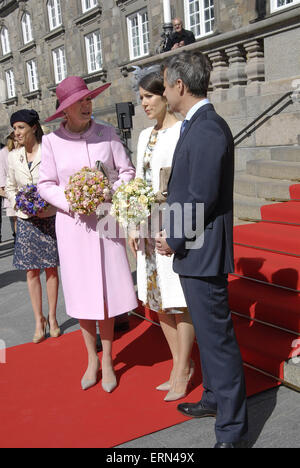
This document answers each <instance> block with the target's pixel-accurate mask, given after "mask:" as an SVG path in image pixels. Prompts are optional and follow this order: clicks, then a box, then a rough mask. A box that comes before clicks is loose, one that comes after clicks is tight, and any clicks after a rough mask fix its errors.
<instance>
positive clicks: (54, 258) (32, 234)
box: [13, 163, 59, 270]
mask: <svg viewBox="0 0 300 468" xmlns="http://www.w3.org/2000/svg"><path fill="white" fill-rule="evenodd" d="M28 165H29V168H30V163H29V164H28ZM55 218H56V217H55V216H50V217H49V218H39V217H38V216H33V217H32V218H28V219H21V218H18V219H17V232H16V244H15V251H14V258H13V265H14V267H15V268H16V269H17V270H42V269H45V268H54V267H56V266H57V265H58V263H59V261H58V251H57V243H56V233H55Z"/></svg>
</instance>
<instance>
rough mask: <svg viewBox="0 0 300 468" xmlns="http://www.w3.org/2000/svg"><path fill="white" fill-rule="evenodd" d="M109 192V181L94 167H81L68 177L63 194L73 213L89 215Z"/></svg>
mask: <svg viewBox="0 0 300 468" xmlns="http://www.w3.org/2000/svg"><path fill="white" fill-rule="evenodd" d="M110 193H111V187H110V184H109V181H108V179H107V177H105V175H104V174H103V173H102V172H101V171H99V170H98V169H96V168H92V169H91V168H90V167H83V168H82V169H81V170H80V171H78V172H76V173H75V174H74V175H73V176H71V177H70V179H69V184H68V185H67V186H66V188H65V195H66V198H67V200H68V202H69V204H70V208H71V210H72V211H74V212H75V213H79V214H84V215H91V214H94V213H96V210H97V207H98V206H99V205H100V204H101V203H103V202H104V201H105V200H107V199H108V198H109V196H110Z"/></svg>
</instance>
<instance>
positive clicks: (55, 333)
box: [47, 317, 61, 338]
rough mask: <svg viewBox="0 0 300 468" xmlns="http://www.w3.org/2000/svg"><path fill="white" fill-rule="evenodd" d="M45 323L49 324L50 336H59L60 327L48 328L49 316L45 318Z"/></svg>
mask: <svg viewBox="0 0 300 468" xmlns="http://www.w3.org/2000/svg"><path fill="white" fill-rule="evenodd" d="M47 323H48V325H49V333H50V336H51V338H59V337H60V335H61V330H60V328H59V327H58V328H50V322H49V317H48V319H47Z"/></svg>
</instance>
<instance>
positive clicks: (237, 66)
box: [121, 7, 300, 102]
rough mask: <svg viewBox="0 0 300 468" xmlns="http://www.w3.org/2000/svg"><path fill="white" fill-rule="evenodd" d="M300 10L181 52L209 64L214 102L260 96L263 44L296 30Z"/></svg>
mask: <svg viewBox="0 0 300 468" xmlns="http://www.w3.org/2000/svg"><path fill="white" fill-rule="evenodd" d="M299 20H300V7H299V8H295V9H293V10H292V11H286V12H283V13H281V14H280V15H274V16H271V17H268V18H266V19H263V20H261V21H257V22H253V23H250V24H249V25H247V26H245V27H242V28H239V29H237V30H234V31H230V32H226V33H222V32H221V31H215V32H214V34H212V35H211V36H208V37H206V38H205V39H202V40H200V41H198V42H196V43H194V44H190V45H188V46H185V47H184V48H182V49H181V50H189V51H201V52H202V53H204V54H206V55H207V57H208V58H209V60H210V62H211V65H212V73H211V82H210V88H209V92H210V94H212V95H213V101H214V102H222V101H225V100H237V99H240V98H242V97H247V96H259V95H260V94H261V92H260V90H261V84H262V83H263V82H265V81H267V80H268V76H267V74H266V67H265V42H266V40H267V41H270V39H272V36H274V35H276V34H278V33H281V32H286V31H289V30H293V29H294V28H299ZM268 44H269V42H268ZM177 53H179V51H178V50H177V51H171V52H166V53H163V54H159V55H154V56H151V57H147V58H145V59H143V60H140V61H136V62H131V63H130V64H126V65H125V64H124V66H123V67H122V70H121V71H122V73H123V74H124V73H127V72H130V70H131V67H132V65H134V66H136V65H137V66H140V67H142V68H143V67H148V66H150V65H153V64H155V63H161V62H163V61H164V60H165V59H167V58H169V57H170V56H171V55H174V54H177Z"/></svg>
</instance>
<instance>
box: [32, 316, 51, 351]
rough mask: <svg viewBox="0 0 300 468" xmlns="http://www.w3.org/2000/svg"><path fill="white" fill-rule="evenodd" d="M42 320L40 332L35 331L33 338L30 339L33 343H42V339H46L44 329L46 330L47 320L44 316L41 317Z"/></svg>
mask: <svg viewBox="0 0 300 468" xmlns="http://www.w3.org/2000/svg"><path fill="white" fill-rule="evenodd" d="M43 322H44V325H43V331H42V333H35V335H34V337H33V339H32V342H33V343H34V344H39V343H42V341H44V340H45V339H46V331H47V324H48V322H47V320H46V319H45V317H43Z"/></svg>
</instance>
